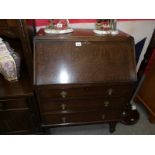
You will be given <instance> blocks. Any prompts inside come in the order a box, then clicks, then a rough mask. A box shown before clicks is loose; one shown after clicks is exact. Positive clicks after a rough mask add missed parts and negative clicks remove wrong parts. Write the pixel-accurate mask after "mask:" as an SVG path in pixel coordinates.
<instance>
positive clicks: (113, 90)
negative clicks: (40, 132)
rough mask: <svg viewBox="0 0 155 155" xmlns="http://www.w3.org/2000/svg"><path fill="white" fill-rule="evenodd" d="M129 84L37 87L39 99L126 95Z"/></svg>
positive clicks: (129, 90)
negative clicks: (62, 87)
mask: <svg viewBox="0 0 155 155" xmlns="http://www.w3.org/2000/svg"><path fill="white" fill-rule="evenodd" d="M130 92H131V86H129V85H128V86H126V85H122V86H105V87H101V86H99V87H80V88H66V89H65V88H64V89H60V88H59V89H58V88H38V96H39V98H40V99H45V98H47V99H72V98H73V99H74V98H96V97H121V96H128V95H129V93H130Z"/></svg>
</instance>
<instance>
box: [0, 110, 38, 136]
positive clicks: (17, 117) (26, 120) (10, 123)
mask: <svg viewBox="0 0 155 155" xmlns="http://www.w3.org/2000/svg"><path fill="white" fill-rule="evenodd" d="M35 119H36V118H35V115H34V113H32V112H31V111H30V110H22V111H21V110H19V111H18V110H17V111H0V122H1V123H0V132H2V133H7V132H18V131H26V130H32V129H34V128H35V126H36V123H35ZM0 134H1V133H0Z"/></svg>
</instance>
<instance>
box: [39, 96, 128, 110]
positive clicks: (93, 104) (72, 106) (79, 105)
mask: <svg viewBox="0 0 155 155" xmlns="http://www.w3.org/2000/svg"><path fill="white" fill-rule="evenodd" d="M125 101H126V99H125V98H106V99H78V100H64V101H62V100H57V101H53V100H48V101H46V100H45V101H41V102H40V110H41V113H66V112H76V111H98V110H103V109H122V108H123V107H124V105H125Z"/></svg>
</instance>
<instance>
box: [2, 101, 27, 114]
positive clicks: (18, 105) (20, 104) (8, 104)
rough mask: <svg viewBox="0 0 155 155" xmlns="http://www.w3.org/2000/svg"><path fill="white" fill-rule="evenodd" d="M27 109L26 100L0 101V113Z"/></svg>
mask: <svg viewBox="0 0 155 155" xmlns="http://www.w3.org/2000/svg"><path fill="white" fill-rule="evenodd" d="M20 109H28V101H27V99H25V98H23V99H10V100H0V111H2V110H20Z"/></svg>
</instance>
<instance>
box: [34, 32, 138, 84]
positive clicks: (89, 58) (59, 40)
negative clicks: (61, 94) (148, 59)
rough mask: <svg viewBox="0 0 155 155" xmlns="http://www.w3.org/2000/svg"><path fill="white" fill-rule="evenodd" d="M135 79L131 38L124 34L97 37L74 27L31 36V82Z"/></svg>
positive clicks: (60, 82)
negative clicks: (65, 30) (70, 30)
mask: <svg viewBox="0 0 155 155" xmlns="http://www.w3.org/2000/svg"><path fill="white" fill-rule="evenodd" d="M42 33H43V32H42ZM135 80H136V71H135V53H134V41H133V38H132V37H130V36H129V35H127V34H125V33H122V32H120V33H119V35H116V36H111V35H107V36H98V35H96V34H94V33H93V31H92V30H75V31H74V32H73V33H70V34H65V35H47V34H44V33H43V34H42V36H41V35H40V36H36V37H35V39H34V84H35V85H49V84H87V83H103V82H128V81H135Z"/></svg>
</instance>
